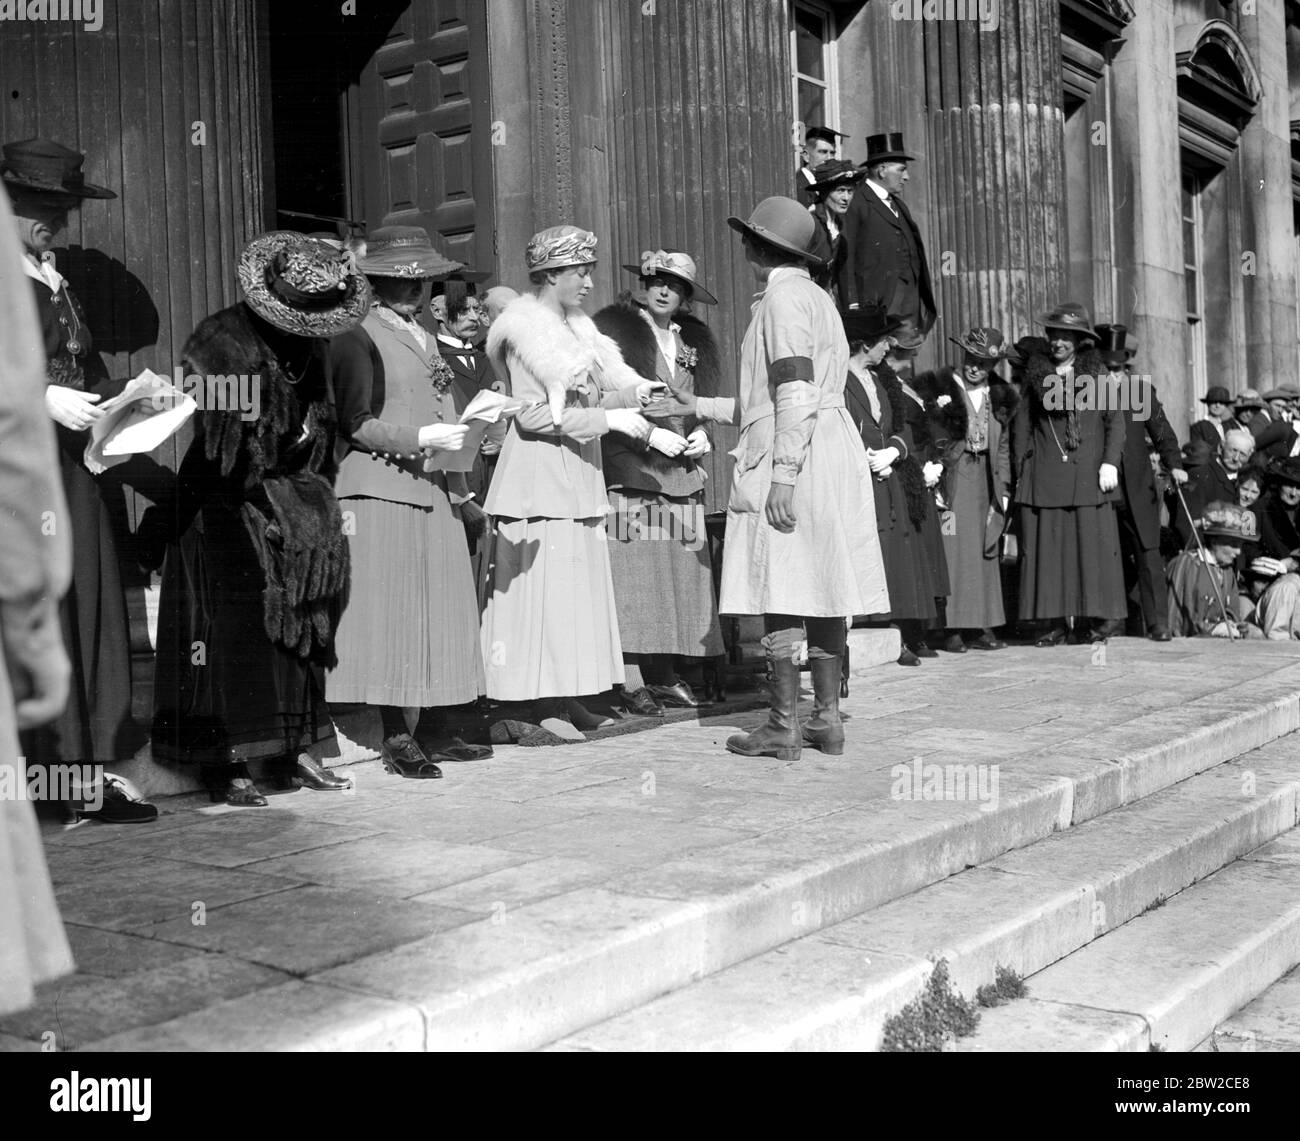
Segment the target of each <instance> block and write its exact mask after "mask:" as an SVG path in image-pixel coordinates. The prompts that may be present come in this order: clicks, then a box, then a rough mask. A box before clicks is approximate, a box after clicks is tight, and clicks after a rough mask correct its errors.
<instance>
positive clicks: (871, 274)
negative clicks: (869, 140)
mask: <svg viewBox="0 0 1300 1141" xmlns="http://www.w3.org/2000/svg"><path fill="white" fill-rule="evenodd" d="M894 202H895V204H896V205H897V206H898V216H897V217H895V216H894V214H893V211H891V210H890V209H889V207H888V206H886V205H885V204H884V203H883V202H882V201H881V200H880V197H879V196H878V195H877V194H876V192H875V191H874V190H872V189H871V187H870V186H868V185H867V184H866V183H865V182H863V183H862V184H861V185H860V186H859V187H858V190H857V193H856V194H854V196H853V201H852V202H850V203H849V211H848V213H847V214H845V215H844V222H843V230H844V233H843V237H844V246H845V253H844V262H843V265H842V267H841V269H840V273H839V304H840V308H841V309H848V308H849V306H850V305H852V304H854V303H857V304H859V305H867V304H869V303H871V302H876V303H878V304H881V305H883V306H884V307H885V309H886V311H887V312H888V314H889V316H890V317H893V318H897V319H898V320H906V321H911V322H912V323H913V324H914V325H915V326H916V328H917V329H918V330H919V331H920V332H921V333H928V332H929V331H930V328H931V327H932V326H933V325H934V321H935V316H936V315H937V308H936V306H935V301H934V289H933V286H932V285H931V284H930V267H929V264H928V263H927V261H926V256H925V243H924V242H923V241H922V240H921V231H920V230H919V229H918V228H917V225H916V222H915V221H914V220H913V218H912V214H911V211H909V210H908V208H907V205H906V203H904V202H903V201H902V200H901V199H899V198H895V199H894ZM907 234H910V235H911V237H912V240H913V242H914V243H915V244H916V256H917V265H916V266H915V267H913V266H912V264H911V262H910V260H909V258H908V250H907V237H906V235H907Z"/></svg>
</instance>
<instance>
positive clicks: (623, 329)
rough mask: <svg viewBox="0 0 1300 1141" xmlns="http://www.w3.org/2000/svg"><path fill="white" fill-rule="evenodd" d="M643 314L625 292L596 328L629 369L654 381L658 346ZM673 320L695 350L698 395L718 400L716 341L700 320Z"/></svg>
mask: <svg viewBox="0 0 1300 1141" xmlns="http://www.w3.org/2000/svg"><path fill="white" fill-rule="evenodd" d="M643 312H644V309H643V307H642V306H641V305H639V304H637V302H636V301H635V299H634V297H633V295H632V293H630V292H624V293H621V294H619V296H618V298H617V300H616V301H615V302H614V303H613V304H612V305H606V306H605V308H604V309H602V310H601V311H600V312H599V313H597V314H596V316H595V322H596V328H598V329H599V330H600V331H601V332H602V333H605V334H607V335H608V336H609V337H611V338H612V339H613V340H614V341H615V343H617V345H618V347H619V350H620V351H621V352H622V354H623V360H624V361H626V362H627V364H628V366H629V367H630V368H632V369H634V370H635V371H636V372H637V373H638V374H639V375H640V376H643V377H647V378H649V379H651V380H653V379H654V375H655V372H656V370H657V368H658V364H659V344H658V342H657V341H656V340H655V336H654V331H653V330H652V329H651V328H650V323H649V322H648V321H647V320H646V319H645V317H643V316H642V313H643ZM673 320H674V321H676V322H677V324H678V325H679V326H680V327H681V338H682V343H683V344H684V345H686V347H687V348H689V349H694V350H695V353H696V356H697V359H696V362H695V368H694V369H692V370H691V374H692V376H693V377H694V379H695V395H696V396H717V395H718V392H719V390H720V388H721V386H722V354H721V353H720V352H719V350H718V342H717V340H716V339H715V338H714V336H713V334H712V333H711V332H710V331H709V327H708V326H707V325H706V324H705V323H704V322H703V321H701V320H700V319H699V318H698V317H692V316H691V315H690V314H689V313H678V314H677V316H676V317H674V318H673Z"/></svg>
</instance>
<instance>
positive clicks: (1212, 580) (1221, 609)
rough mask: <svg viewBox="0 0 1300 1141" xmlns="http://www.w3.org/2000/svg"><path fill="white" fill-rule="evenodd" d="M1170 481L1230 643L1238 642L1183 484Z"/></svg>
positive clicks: (1233, 623)
mask: <svg viewBox="0 0 1300 1141" xmlns="http://www.w3.org/2000/svg"><path fill="white" fill-rule="evenodd" d="M1170 479H1171V480H1173V484H1174V491H1176V492H1177V493H1178V502H1179V503H1181V504H1182V506H1183V513H1184V514H1185V515H1186V516H1187V520H1188V522H1189V523H1191V525H1192V534H1193V535H1194V536H1195V537H1196V549H1197V550H1198V551H1200V553H1201V564H1202V565H1203V566H1204V567H1205V570H1206V577H1208V578H1209V580H1210V588H1211V589H1212V590H1213V591H1214V601H1215V602H1217V603H1218V604H1219V613H1220V614H1222V615H1223V624H1224V625H1225V626H1227V627H1228V641H1229V642H1235V641H1236V640H1237V624H1236V622H1235V621H1234V620H1233V619H1230V618H1229V617H1228V606H1227V604H1226V603H1225V602H1224V601H1223V592H1222V591H1221V590H1220V589H1219V580H1218V579H1217V578H1215V577H1214V575H1213V574H1211V573H1210V567H1209V558H1208V556H1207V554H1206V551H1205V543H1204V542H1202V540H1201V532H1200V529H1199V528H1198V527H1197V526H1196V520H1195V519H1193V518H1192V513H1191V511H1189V510H1188V507H1187V500H1186V499H1185V498H1184V497H1183V487H1182V484H1180V483H1179V482H1178V481H1177V480H1176V479H1173V477H1172V476H1170Z"/></svg>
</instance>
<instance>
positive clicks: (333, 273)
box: [239, 230, 371, 337]
mask: <svg viewBox="0 0 1300 1141" xmlns="http://www.w3.org/2000/svg"><path fill="white" fill-rule="evenodd" d="M239 287H240V289H242V290H243V292H244V300H245V301H246V302H247V303H248V306H249V308H251V309H252V310H253V312H255V313H256V314H257V315H258V316H259V317H262V318H263V319H265V320H266V321H269V322H270V323H271V324H272V325H274V326H275V327H276V328H277V329H281V330H283V331H284V332H286V333H292V334H293V335H294V336H298V337H334V336H337V335H338V334H339V333H346V332H347V331H348V330H349V329H351V328H354V327H355V326H356V325H358V324H360V323H361V321H362V319H363V318H364V317H365V315H366V314H367V313H368V312H369V311H370V297H371V294H370V284H369V282H367V281H366V279H365V278H364V277H363V276H362V275H361V273H360V272H359V271H358V269H357V267H356V262H355V260H354V258H353V256H352V254H351V253H349V252H348V251H347V250H337V249H335V248H334V247H333V246H329V245H326V244H325V243H324V242H321V241H317V240H316V239H315V238H309V237H307V235H306V234H299V233H297V232H295V231H291V230H274V231H272V232H271V233H269V234H261V235H259V236H258V237H256V238H254V239H253V240H252V241H251V242H249V243H248V245H247V246H245V247H244V252H243V253H242V254H240V255H239Z"/></svg>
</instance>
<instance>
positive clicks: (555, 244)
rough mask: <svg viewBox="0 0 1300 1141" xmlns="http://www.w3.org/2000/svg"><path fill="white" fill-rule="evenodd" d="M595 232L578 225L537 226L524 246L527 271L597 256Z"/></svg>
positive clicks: (588, 261)
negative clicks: (542, 228) (540, 227)
mask: <svg viewBox="0 0 1300 1141" xmlns="http://www.w3.org/2000/svg"><path fill="white" fill-rule="evenodd" d="M596 241H597V239H596V235H595V234H593V233H592V232H591V231H590V230H584V229H582V228H581V227H579V226H551V227H550V228H549V229H546V230H540V231H538V232H537V233H536V234H534V235H533V236H532V238H531V239H530V240H529V242H528V248H527V249H525V250H524V264H525V265H526V266H527V267H528V272H529V273H533V272H535V271H537V270H541V269H566V268H567V267H569V266H571V265H590V264H591V263H592V262H594V261H595V260H596Z"/></svg>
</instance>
